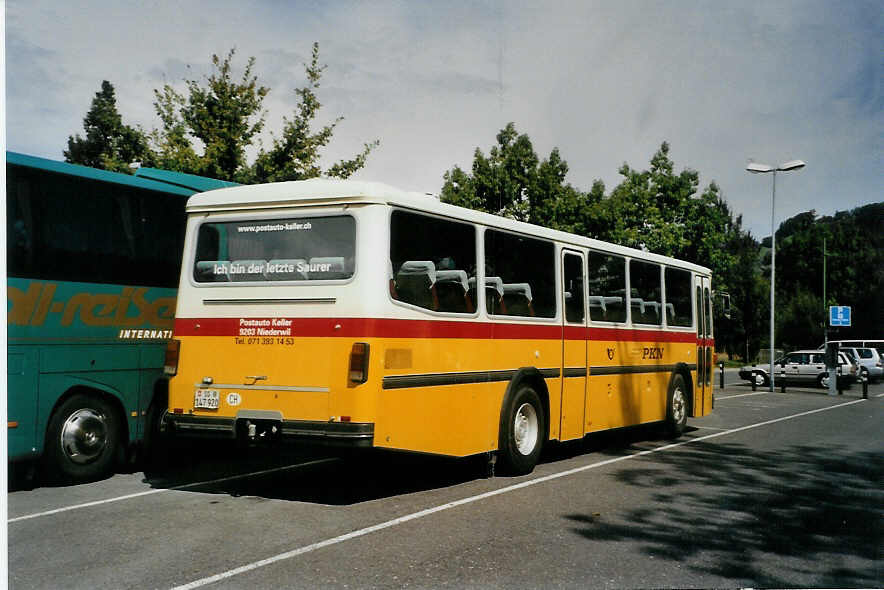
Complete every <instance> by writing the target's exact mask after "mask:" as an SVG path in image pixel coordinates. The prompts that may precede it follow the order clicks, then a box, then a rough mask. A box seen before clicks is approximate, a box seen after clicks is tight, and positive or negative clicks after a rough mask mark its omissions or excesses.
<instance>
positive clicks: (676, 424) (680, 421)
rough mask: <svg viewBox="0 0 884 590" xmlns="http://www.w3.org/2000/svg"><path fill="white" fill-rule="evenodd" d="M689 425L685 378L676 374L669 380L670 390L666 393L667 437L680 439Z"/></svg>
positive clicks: (665, 424)
mask: <svg viewBox="0 0 884 590" xmlns="http://www.w3.org/2000/svg"><path fill="white" fill-rule="evenodd" d="M687 423H688V395H687V387H686V386H685V382H684V377H682V376H681V375H680V374H678V373H676V374H675V375H673V376H672V378H671V379H669V390H668V391H667V392H666V420H665V422H664V429H665V433H666V436H668V437H670V438H678V437H679V436H681V435H682V434H683V433H684V429H685V426H687Z"/></svg>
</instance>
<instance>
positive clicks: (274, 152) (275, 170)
mask: <svg viewBox="0 0 884 590" xmlns="http://www.w3.org/2000/svg"><path fill="white" fill-rule="evenodd" d="M304 68H305V70H306V73H307V82H308V84H307V86H304V87H303V88H298V89H297V90H295V93H296V94H297V95H298V98H299V101H298V107H297V110H296V113H295V115H294V117H293V118H292V119H288V118H285V119H283V129H282V135H281V136H280V137H279V138H276V137H274V139H273V147H272V148H271V149H270V150H268V151H266V152H265V151H263V150H261V152H260V153H259V154H258V157H257V159H256V160H255V165H254V168H253V171H252V173H253V179H254V181H256V182H277V181H282V180H301V179H305V178H315V177H317V176H333V177H336V178H349V177H350V176H351V175H352V174H353V173H354V172H356V171H357V170H359V169H361V168H362V167H363V166H365V162H366V159H367V158H368V155H369V154H370V153H371V151H372V150H373V149H374V148H376V147H377V146H378V145H379V144H380V142H379V141H378V140H375V141H373V142H370V143H366V144H365V145H364V148H363V150H362V152H361V153H359V154H357V155H356V156H354V157H353V158H351V159H349V160H341V161H340V162H337V163H335V164H333V165H332V166H331V167H330V168H329V169H328V170H326V171H325V172H323V171H322V169H321V167H320V157H321V153H320V150H321V149H322V148H324V147H326V146H327V145H328V143H329V141H331V138H332V134H333V133H334V130H335V127H337V125H338V123H340V122H341V121H343V120H344V117H338V118H337V119H335V120H334V122H333V123H331V124H329V125H325V126H323V127H322V129H320V130H319V131H317V132H315V133H314V132H313V131H312V130H311V123H312V121H313V120H314V119H315V118H316V116H317V114H318V113H319V109H320V107H321V106H322V104H321V103H320V102H319V99H318V97H317V96H316V90H318V89H319V82H320V78H321V77H322V71H323V70H325V68H326V66H320V65H319V44H318V43H314V44H313V56H312V59H311V61H310V65H307V64H304Z"/></svg>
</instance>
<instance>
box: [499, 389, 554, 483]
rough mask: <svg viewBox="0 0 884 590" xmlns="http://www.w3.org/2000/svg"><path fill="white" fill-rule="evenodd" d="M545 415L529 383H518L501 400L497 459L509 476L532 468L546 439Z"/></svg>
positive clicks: (529, 471) (529, 470)
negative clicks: (503, 399) (516, 386)
mask: <svg viewBox="0 0 884 590" xmlns="http://www.w3.org/2000/svg"><path fill="white" fill-rule="evenodd" d="M546 432H547V430H546V416H545V414H544V412H543V404H541V403H540V396H538V395H537V392H536V391H534V389H533V388H532V387H531V386H529V385H520V386H519V387H518V389H517V390H516V393H515V395H510V396H508V397H507V399H506V401H505V402H504V406H503V408H502V410H501V413H500V438H499V440H498V458H499V461H500V469H501V471H502V472H503V473H506V474H509V475H525V474H527V473H531V472H532V471H533V470H534V466H535V465H537V461H538V460H539V459H540V452H541V450H543V443H544V440H545V439H546Z"/></svg>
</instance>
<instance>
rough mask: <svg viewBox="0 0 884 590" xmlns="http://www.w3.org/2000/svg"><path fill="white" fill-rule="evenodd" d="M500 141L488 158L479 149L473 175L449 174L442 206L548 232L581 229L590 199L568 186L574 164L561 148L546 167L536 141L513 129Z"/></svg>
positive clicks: (457, 169)
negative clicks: (532, 225)
mask: <svg viewBox="0 0 884 590" xmlns="http://www.w3.org/2000/svg"><path fill="white" fill-rule="evenodd" d="M496 139H497V145H495V146H493V147H492V148H491V150H490V151H489V154H488V156H487V157H486V156H485V154H484V153H483V152H482V150H481V149H480V148H476V151H475V152H474V154H473V165H472V171H471V172H472V173H471V174H470V173H467V172H465V171H464V170H462V169H461V168H460V167H459V166H455V167H454V168H452V169H451V170H449V171H447V172H445V174H444V176H443V180H444V184H443V186H442V201H444V202H446V203H452V204H454V205H459V206H461V207H467V208H470V209H475V210H478V211H486V212H488V213H494V214H497V215H502V216H504V217H510V218H512V219H517V220H519V221H527V222H530V223H535V224H538V225H545V226H547V227H553V228H557V229H568V230H569V231H573V230H575V229H578V230H579V229H581V228H582V227H583V225H582V222H581V220H580V218H581V216H582V215H583V210H584V209H585V207H586V196H585V195H583V194H581V193H580V192H579V191H577V190H576V189H574V188H573V187H572V186H571V185H570V184H567V183H565V176H566V175H567V173H568V163H567V162H565V160H563V159H562V157H561V155H560V154H559V150H558V148H553V150H552V151H551V152H550V155H549V157H548V158H546V159H544V160H543V161H541V160H540V158H539V157H538V155H537V153H536V152H535V151H534V146H533V145H532V143H531V139H530V138H529V137H528V136H527V135H526V134H521V135H519V134H518V132H517V131H516V127H515V124H513V123H508V124H507V126H506V127H505V128H503V129H501V131H500V132H499V133H498V134H497V137H496ZM601 190H602V191H604V185H601Z"/></svg>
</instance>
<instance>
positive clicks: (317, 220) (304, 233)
mask: <svg viewBox="0 0 884 590" xmlns="http://www.w3.org/2000/svg"><path fill="white" fill-rule="evenodd" d="M355 244H356V222H355V220H354V219H353V217H351V216H349V215H338V216H334V217H303V218H290V219H271V220H249V221H235V222H226V223H203V224H202V225H201V226H200V228H199V233H198V235H197V243H196V259H195V260H194V264H193V279H194V280H195V281H196V282H198V283H226V282H278V281H327V280H337V279H349V278H350V277H352V276H353V271H354V257H355V250H356V245H355Z"/></svg>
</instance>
